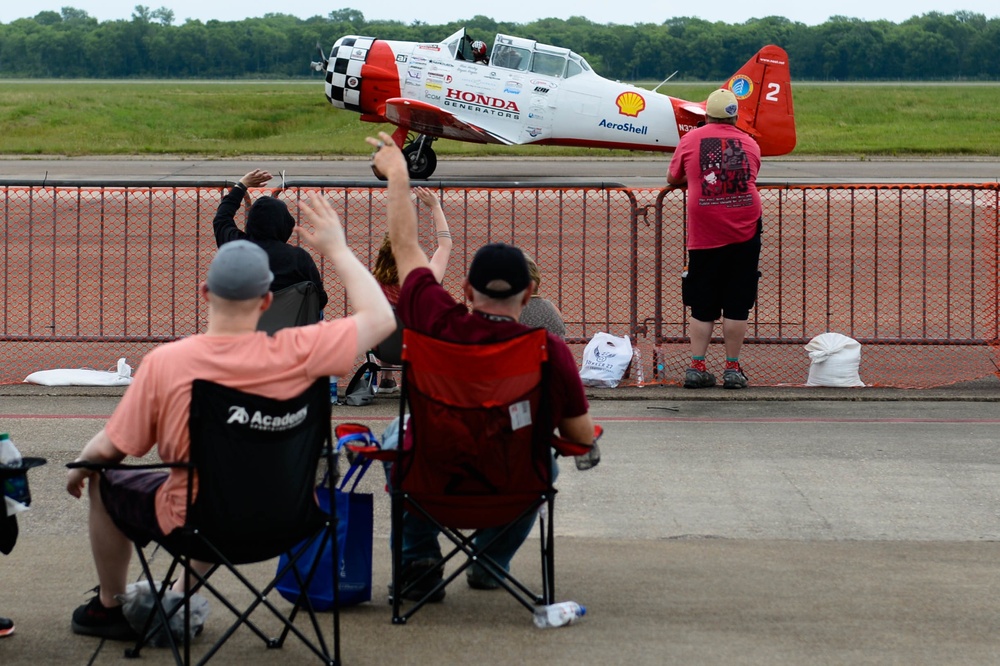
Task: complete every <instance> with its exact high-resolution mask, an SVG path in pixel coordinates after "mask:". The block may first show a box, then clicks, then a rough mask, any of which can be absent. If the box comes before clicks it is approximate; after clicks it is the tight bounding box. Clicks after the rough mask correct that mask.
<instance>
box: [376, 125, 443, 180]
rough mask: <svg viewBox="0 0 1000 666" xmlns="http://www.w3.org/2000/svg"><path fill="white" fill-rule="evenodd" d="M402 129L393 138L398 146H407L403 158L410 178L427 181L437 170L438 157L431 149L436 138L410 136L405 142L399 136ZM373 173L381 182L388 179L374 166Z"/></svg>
mask: <svg viewBox="0 0 1000 666" xmlns="http://www.w3.org/2000/svg"><path fill="white" fill-rule="evenodd" d="M400 129H402V128H399V129H397V130H396V132H397V133H396V134H394V135H393V137H392V138H393V140H395V141H396V144H397V145H400V142H403V143H405V144H406V145H405V146H404V147H403V156H404V157H406V165H407V171H409V173H410V178H411V179H413V180H427V179H428V178H430V177H431V174H433V173H434V169H436V168H437V155H435V154H434V150H433V149H432V148H431V144H432V143H434V139H435V137H433V136H425V135H423V134H416V135H414V134H408V135H406V139H405V141H403V138H402V137H401V136H399V130H400ZM372 173H373V174H375V177H376V178H378V179H379V180H386V177H385V176H383V175H382V173H381V172H380V171H379V170H378V169H376V168H375V167H374V166H372Z"/></svg>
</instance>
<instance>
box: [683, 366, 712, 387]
mask: <svg viewBox="0 0 1000 666" xmlns="http://www.w3.org/2000/svg"><path fill="white" fill-rule="evenodd" d="M712 386H715V375H713V374H712V373H711V372H708V371H707V370H696V369H695V368H688V369H687V370H685V371H684V388H710V387H712Z"/></svg>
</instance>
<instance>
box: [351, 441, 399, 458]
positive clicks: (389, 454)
mask: <svg viewBox="0 0 1000 666" xmlns="http://www.w3.org/2000/svg"><path fill="white" fill-rule="evenodd" d="M344 448H346V449H347V450H348V451H350V452H351V453H353V454H354V455H357V456H361V457H362V458H371V459H372V460H380V461H382V462H393V461H395V460H396V455H397V452H396V449H380V448H379V447H377V446H358V445H356V444H346V445H345V447H344Z"/></svg>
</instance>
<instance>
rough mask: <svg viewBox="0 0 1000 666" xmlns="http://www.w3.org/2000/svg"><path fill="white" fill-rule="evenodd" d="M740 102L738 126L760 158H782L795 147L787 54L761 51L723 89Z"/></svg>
mask: <svg viewBox="0 0 1000 666" xmlns="http://www.w3.org/2000/svg"><path fill="white" fill-rule="evenodd" d="M722 87H723V88H728V89H730V90H732V91H733V94H734V95H736V99H737V100H739V103H740V114H739V120H738V121H737V126H738V127H739V128H740V129H742V130H744V131H746V132H748V133H749V134H750V135H751V136H753V137H754V138H755V139H756V140H757V144H758V145H759V146H760V153H761V155H785V154H787V153H790V152H792V149H793V148H795V113H794V110H793V108H792V77H791V74H790V73H789V69H788V54H787V53H785V50H784V49H782V48H781V47H778V46H774V45H768V46H765V47H764V48H762V49H761V50H760V51H758V52H757V54H756V55H755V56H754V57H753V58H751V59H750V60H749V61H748V62H747V64H745V65H743V67H741V68H740V70H739V71H738V72H736V73H735V74H734V75H733V76H731V77H730V78H729V81H727V82H726V83H725V85H723V86H722Z"/></svg>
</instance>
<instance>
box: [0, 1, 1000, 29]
mask: <svg viewBox="0 0 1000 666" xmlns="http://www.w3.org/2000/svg"><path fill="white" fill-rule="evenodd" d="M138 4H144V5H146V6H147V7H149V8H150V9H158V8H160V7H166V8H167V9H172V10H173V11H174V16H175V18H176V21H175V23H176V24H181V23H183V22H184V21H185V20H186V19H189V18H191V19H199V20H201V21H208V20H211V19H218V20H220V21H233V20H237V19H240V18H244V17H253V16H263V15H264V14H266V13H268V12H280V13H284V14H292V15H295V16H298V17H300V18H308V17H310V16H326V15H327V14H329V13H330V11H331V10H334V9H338V8H341V7H348V8H355V9H359V10H360V11H361V12H362V13H363V14H364V15H365V18H366V19H369V20H372V19H392V20H397V21H402V22H403V23H411V22H413V21H417V20H419V21H423V22H425V23H430V24H433V25H437V24H443V23H448V22H450V21H459V20H464V19H468V18H471V17H472V16H475V15H477V14H482V15H484V16H488V17H490V18H492V19H495V20H497V21H504V22H511V23H530V22H531V21H533V20H535V19H539V18H548V17H556V18H568V17H570V16H585V17H587V18H588V19H590V20H591V21H593V22H595V23H619V24H625V25H632V24H635V23H662V22H663V21H665V20H666V19H668V18H672V17H674V16H696V17H698V18H702V19H705V20H707V21H722V22H724V23H743V22H744V21H746V20H748V19H751V18H763V17H765V16H783V17H785V18H788V19H790V20H792V21H796V22H799V23H805V24H807V25H817V24H820V23H823V22H825V21H826V20H827V19H828V18H829V17H830V16H833V15H839V16H848V17H852V18H859V19H864V20H869V21H874V20H878V19H887V20H889V21H892V22H894V23H900V22H902V21H905V20H906V19H908V18H910V17H911V16H915V15H917V16H918V15H921V14H926V13H927V12H932V11H936V12H941V13H943V14H951V13H953V12H956V11H970V12H974V13H977V14H984V15H985V16H986V17H987V18H995V17H998V16H1000V3H998V2H997V0H878V1H875V0H839V2H835V3H829V2H815V1H813V2H809V1H808V0H770V1H769V2H748V1H747V0H716V1H715V2H701V3H666V2H649V0H617V1H616V0H549V1H548V2H538V1H537V0H506V1H501V2H486V3H474V2H467V3H445V2H440V1H437V2H435V1H431V2H413V0H376V2H353V3H348V4H345V5H338V4H336V3H331V2H329V0H296V1H294V2H288V3H276V2H273V0H243V1H242V2H223V1H222V0H150V1H148V2H139V1H137V0H29V2H18V1H16V0H0V23H9V22H11V21H13V20H15V19H18V18H27V17H32V16H34V15H35V14H37V13H38V12H40V11H43V10H52V11H59V10H60V9H61V8H62V7H75V8H76V9H82V10H84V11H86V12H87V13H88V14H90V15H91V16H93V17H94V18H96V19H98V20H99V21H111V20H116V19H128V18H129V17H131V15H132V10H133V8H134V7H135V6H136V5H138ZM477 5H478V6H477ZM651 8H653V9H652V10H651ZM444 37H446V35H442V38H444Z"/></svg>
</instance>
